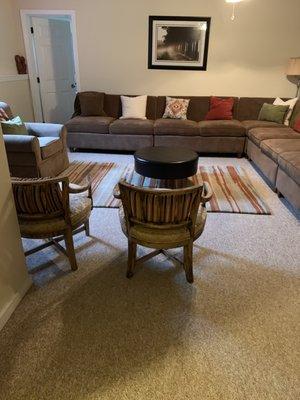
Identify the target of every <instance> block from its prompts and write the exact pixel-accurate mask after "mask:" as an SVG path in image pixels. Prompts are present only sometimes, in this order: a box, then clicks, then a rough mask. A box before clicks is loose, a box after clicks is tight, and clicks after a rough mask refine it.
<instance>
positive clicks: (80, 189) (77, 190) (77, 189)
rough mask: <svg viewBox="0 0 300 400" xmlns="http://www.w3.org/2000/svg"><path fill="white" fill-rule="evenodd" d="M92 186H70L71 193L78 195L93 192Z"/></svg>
mask: <svg viewBox="0 0 300 400" xmlns="http://www.w3.org/2000/svg"><path fill="white" fill-rule="evenodd" d="M91 188H92V187H91V184H90V183H88V184H86V185H85V186H81V185H74V184H72V183H70V184H69V193H72V194H76V193H83V192H87V191H89V190H91Z"/></svg>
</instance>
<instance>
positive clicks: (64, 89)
mask: <svg viewBox="0 0 300 400" xmlns="http://www.w3.org/2000/svg"><path fill="white" fill-rule="evenodd" d="M32 28H33V29H32V34H33V43H34V52H35V58H36V68H37V74H38V78H39V88H40V96H41V104H42V113H43V120H44V122H57V123H64V122H66V121H67V120H68V119H69V118H70V117H71V115H72V113H73V104H74V98H75V95H76V80H75V67H74V55H73V44H72V34H71V26H70V22H69V21H68V20H62V19H61V20H60V19H52V18H42V17H40V18H39V17H32Z"/></svg>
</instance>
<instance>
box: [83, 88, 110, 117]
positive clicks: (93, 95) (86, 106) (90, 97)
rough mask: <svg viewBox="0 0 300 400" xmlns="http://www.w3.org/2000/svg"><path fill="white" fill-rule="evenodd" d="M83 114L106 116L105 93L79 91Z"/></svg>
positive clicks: (85, 115)
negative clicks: (104, 108) (104, 106)
mask: <svg viewBox="0 0 300 400" xmlns="http://www.w3.org/2000/svg"><path fill="white" fill-rule="evenodd" d="M78 97H79V102H80V109H81V115H82V116H83V117H95V116H97V117H100V116H101V117H105V116H106V114H105V112H104V110H103V105H104V93H103V92H102V93H101V92H80V93H78Z"/></svg>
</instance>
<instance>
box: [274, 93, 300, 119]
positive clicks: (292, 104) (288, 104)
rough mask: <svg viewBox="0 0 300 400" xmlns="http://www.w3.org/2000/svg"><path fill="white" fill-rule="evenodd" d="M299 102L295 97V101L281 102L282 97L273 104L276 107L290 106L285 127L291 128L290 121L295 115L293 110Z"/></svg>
mask: <svg viewBox="0 0 300 400" xmlns="http://www.w3.org/2000/svg"><path fill="white" fill-rule="evenodd" d="M297 101H298V97H295V98H294V99H291V100H287V101H284V100H281V98H280V97H277V98H276V99H275V100H274V103H273V104H274V105H275V106H289V109H288V112H287V113H286V116H285V120H284V125H287V126H289V124H290V119H291V116H292V114H293V109H294V107H295V105H296V103H297Z"/></svg>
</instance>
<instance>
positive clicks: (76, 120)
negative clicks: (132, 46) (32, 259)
mask: <svg viewBox="0 0 300 400" xmlns="http://www.w3.org/2000/svg"><path fill="white" fill-rule="evenodd" d="M174 97H176V96H174ZM177 97H181V98H187V99H190V103H189V107H188V112H187V120H174V119H163V118H162V116H163V114H164V110H165V105H166V96H157V97H156V96H148V100H147V111H146V116H147V120H135V119H126V120H122V119H119V117H120V116H121V114H122V107H121V99H120V95H112V94H105V95H104V111H105V113H106V115H107V116H106V117H84V116H82V115H81V109H80V102H79V97H78V96H77V98H76V100H75V112H74V115H73V117H72V118H71V119H70V120H69V121H68V122H67V123H66V127H67V130H68V146H69V147H70V148H71V149H72V148H79V149H99V150H126V151H134V150H137V149H138V148H141V147H145V146H159V145H179V146H185V147H190V148H192V149H194V150H196V151H198V152H199V153H233V154H238V155H240V156H241V155H242V154H243V152H244V148H245V141H246V133H247V131H248V130H249V129H251V128H254V127H260V126H261V127H278V126H279V127H283V128H284V129H285V126H284V125H278V124H274V123H272V122H265V121H257V119H258V114H259V111H260V109H261V106H262V104H263V103H272V102H273V101H274V98H248V97H244V98H237V97H236V98H234V107H233V119H232V120H230V121H205V120H204V119H205V115H206V113H207V112H208V110H209V106H210V97H209V96H177Z"/></svg>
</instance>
